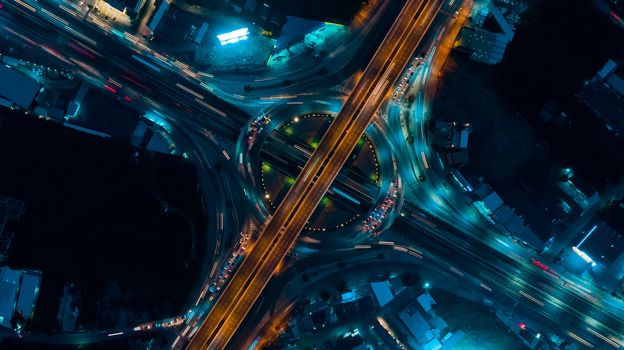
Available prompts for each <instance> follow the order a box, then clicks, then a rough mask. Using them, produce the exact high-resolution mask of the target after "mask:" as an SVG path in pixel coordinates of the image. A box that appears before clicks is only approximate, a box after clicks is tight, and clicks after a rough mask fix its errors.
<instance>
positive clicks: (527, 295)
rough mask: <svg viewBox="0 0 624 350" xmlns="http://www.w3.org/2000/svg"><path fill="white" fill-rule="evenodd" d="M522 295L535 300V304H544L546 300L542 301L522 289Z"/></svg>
mask: <svg viewBox="0 0 624 350" xmlns="http://www.w3.org/2000/svg"><path fill="white" fill-rule="evenodd" d="M520 295H522V296H523V297H525V298H527V299H529V300H531V301H532V302H534V303H535V304H537V305H539V306H544V302H542V301H540V300H537V299H536V298H535V297H533V296H532V295H529V294H528V293H526V292H525V291H523V290H521V291H520Z"/></svg>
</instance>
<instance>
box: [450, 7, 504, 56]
mask: <svg viewBox="0 0 624 350" xmlns="http://www.w3.org/2000/svg"><path fill="white" fill-rule="evenodd" d="M513 36H514V28H513V27H512V26H511V24H509V22H508V21H507V19H506V18H505V17H504V16H503V13H502V12H501V10H500V9H499V8H498V7H497V6H495V5H494V4H492V3H491V4H490V5H489V6H488V7H487V14H486V15H485V16H484V21H483V23H482V24H480V25H479V26H477V27H465V28H463V29H462V31H461V32H460V34H459V39H458V42H457V45H456V46H457V49H458V50H459V51H460V52H463V53H465V54H467V55H468V56H469V57H470V58H471V59H473V60H475V61H477V62H481V63H485V64H497V63H499V62H500V61H501V60H502V59H503V56H504V54H505V50H506V49H507V45H508V44H509V42H511V40H512V39H513Z"/></svg>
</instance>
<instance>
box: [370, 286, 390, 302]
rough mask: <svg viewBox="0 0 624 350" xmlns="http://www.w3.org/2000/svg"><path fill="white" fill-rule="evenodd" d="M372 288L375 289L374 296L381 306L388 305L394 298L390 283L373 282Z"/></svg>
mask: <svg viewBox="0 0 624 350" xmlns="http://www.w3.org/2000/svg"><path fill="white" fill-rule="evenodd" d="M370 286H371V288H372V289H373V294H374V295H375V298H376V299H377V303H378V304H379V306H384V305H386V304H387V303H389V302H390V301H391V300H392V299H393V298H394V295H392V290H390V283H388V281H381V282H372V283H371V284H370Z"/></svg>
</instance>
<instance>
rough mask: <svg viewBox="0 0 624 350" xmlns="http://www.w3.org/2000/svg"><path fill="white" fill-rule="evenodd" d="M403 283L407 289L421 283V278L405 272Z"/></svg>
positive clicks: (402, 276) (402, 277)
mask: <svg viewBox="0 0 624 350" xmlns="http://www.w3.org/2000/svg"><path fill="white" fill-rule="evenodd" d="M401 282H402V283H403V285H404V286H406V287H411V286H415V285H417V284H418V283H419V282H420V277H419V276H418V275H416V274H414V273H411V272H405V273H404V274H402V275H401Z"/></svg>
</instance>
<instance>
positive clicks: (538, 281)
mask: <svg viewBox="0 0 624 350" xmlns="http://www.w3.org/2000/svg"><path fill="white" fill-rule="evenodd" d="M403 222H404V224H405V221H404V220H403ZM397 224H398V223H397ZM397 224H395V225H397ZM412 224H415V225H416V226H414V227H418V229H420V230H422V231H421V232H423V233H424V232H429V233H428V234H424V235H423V236H422V237H421V239H418V236H416V237H414V236H413V235H405V234H403V236H404V237H406V238H408V239H409V240H410V241H412V242H415V243H416V244H417V245H418V247H419V248H422V249H423V250H425V251H431V252H432V253H433V254H435V255H436V256H439V257H441V258H442V259H444V261H449V262H452V263H455V264H458V266H461V268H462V269H463V270H465V271H467V272H470V273H471V274H473V275H477V276H480V277H481V278H483V279H484V282H486V283H488V284H489V285H491V286H494V285H496V286H498V287H499V289H507V292H508V294H509V295H510V296H513V297H514V298H516V299H518V300H519V301H520V302H522V303H524V304H526V305H528V306H531V307H534V306H535V305H533V304H535V301H534V300H533V299H532V298H535V296H536V297H537V298H536V300H538V301H540V302H542V303H544V302H549V301H550V300H553V299H552V297H551V296H550V295H548V294H544V291H543V290H541V289H539V288H537V286H539V285H550V286H554V287H555V288H556V289H557V291H558V296H557V299H559V300H562V299H563V301H562V302H563V305H564V308H563V310H562V307H561V304H559V303H557V302H555V303H551V304H552V305H551V304H547V305H548V308H544V307H540V312H541V313H544V316H547V317H549V318H558V317H563V316H565V317H567V319H568V323H566V324H565V326H566V327H568V328H570V329H572V330H574V331H575V332H577V333H579V334H585V335H587V336H590V335H588V334H587V330H586V329H585V328H586V326H584V325H583V324H584V323H586V321H587V317H588V316H589V315H594V316H595V317H594V320H597V319H600V320H601V321H600V322H601V323H602V327H604V328H603V330H604V331H606V332H611V333H614V332H618V331H619V330H620V329H622V322H618V321H617V320H616V321H615V323H614V322H613V321H614V320H612V319H611V320H610V319H608V317H606V318H605V316H607V315H605V310H603V309H602V308H600V307H597V306H596V305H594V304H592V303H591V302H589V301H587V300H583V299H578V297H577V296H576V295H575V294H573V293H571V291H570V290H568V289H567V288H566V287H565V285H563V284H559V283H553V280H552V279H551V277H552V276H550V275H548V274H546V273H544V271H541V270H540V271H541V273H540V271H534V270H524V269H523V268H522V266H517V265H516V266H513V262H514V260H513V259H512V260H507V259H505V260H507V262H506V263H503V262H501V260H500V259H501V258H503V256H496V255H493V254H492V252H491V251H490V249H489V247H481V246H478V245H469V246H468V247H465V246H464V247H458V246H457V245H454V244H451V245H449V244H448V242H446V243H443V242H440V241H445V239H444V237H445V236H447V235H451V233H450V232H446V233H444V232H443V233H436V234H432V233H431V232H430V231H431V228H430V227H428V226H423V225H421V224H420V222H412ZM396 232H406V230H405V229H401V227H400V224H399V230H397V231H396ZM431 238H434V239H431ZM449 247H450V248H451V249H449ZM484 257H485V258H484ZM467 261H471V262H472V263H467ZM512 266H513V267H512ZM519 269H520V270H519ZM520 271H521V272H520ZM514 285H515V286H516V287H517V288H515V289H513V288H511V287H510V286H514ZM520 288H522V289H520ZM520 290H524V291H525V293H526V295H529V297H527V296H526V295H523V294H519V291H520ZM559 295H561V296H559ZM564 298H565V299H564ZM570 304H573V305H575V306H574V308H572V309H568V306H566V305H570ZM577 304H578V305H577ZM553 307H555V308H554V309H553ZM554 311H558V312H559V313H557V314H553V312H554ZM547 312H549V313H547ZM561 312H563V313H561ZM589 317H591V316H589Z"/></svg>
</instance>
